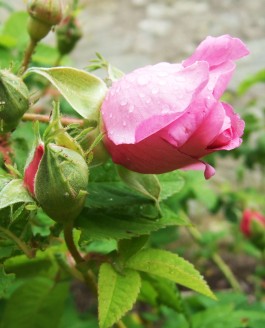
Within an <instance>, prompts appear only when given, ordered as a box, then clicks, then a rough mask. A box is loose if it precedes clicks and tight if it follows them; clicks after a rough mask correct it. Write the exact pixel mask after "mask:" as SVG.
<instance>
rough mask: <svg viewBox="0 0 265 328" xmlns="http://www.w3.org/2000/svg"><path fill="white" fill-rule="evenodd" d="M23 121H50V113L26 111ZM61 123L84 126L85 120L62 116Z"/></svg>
mask: <svg viewBox="0 0 265 328" xmlns="http://www.w3.org/2000/svg"><path fill="white" fill-rule="evenodd" d="M22 121H33V122H34V121H39V122H42V123H49V121H50V116H49V115H42V114H31V113H26V114H24V115H23V117H22ZM61 123H62V125H63V126H66V125H69V124H79V125H80V126H82V125H83V124H84V120H82V119H78V118H73V117H61Z"/></svg>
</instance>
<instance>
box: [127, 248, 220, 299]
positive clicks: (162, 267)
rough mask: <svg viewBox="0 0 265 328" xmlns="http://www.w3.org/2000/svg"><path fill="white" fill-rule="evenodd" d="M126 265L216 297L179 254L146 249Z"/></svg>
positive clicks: (198, 274) (130, 259)
mask: <svg viewBox="0 0 265 328" xmlns="http://www.w3.org/2000/svg"><path fill="white" fill-rule="evenodd" d="M125 265H126V267H127V268H130V269H134V270H139V271H143V272H147V273H149V274H154V275H157V276H159V277H163V278H166V279H168V280H171V281H174V282H176V283H178V284H180V285H183V286H185V287H188V288H190V289H193V290H195V291H197V292H199V293H201V294H203V295H206V296H208V297H210V298H213V299H215V296H214V294H213V293H212V291H211V290H210V289H209V287H208V285H207V284H206V282H205V281H204V279H203V277H202V276H201V275H200V273H199V272H198V271H197V270H195V268H194V267H193V265H192V264H191V263H189V262H187V261H186V260H184V259H183V258H181V257H179V256H178V255H177V254H173V253H170V252H168V251H164V250H159V249H151V248H149V249H144V250H142V251H140V252H138V253H136V254H135V255H133V256H132V257H130V258H129V259H128V261H127V262H126V264H125Z"/></svg>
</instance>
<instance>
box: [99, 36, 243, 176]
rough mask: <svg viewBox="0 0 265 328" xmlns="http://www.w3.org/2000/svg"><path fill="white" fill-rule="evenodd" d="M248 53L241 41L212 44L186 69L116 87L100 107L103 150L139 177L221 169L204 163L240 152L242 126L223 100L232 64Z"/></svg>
mask: <svg viewBox="0 0 265 328" xmlns="http://www.w3.org/2000/svg"><path fill="white" fill-rule="evenodd" d="M248 53H249V51H248V50H247V48H246V46H245V45H244V44H243V43H242V41H241V40H239V39H237V38H232V37H231V36H229V35H223V36H220V37H217V38H214V37H207V38H206V39H205V40H204V41H203V42H202V43H201V44H200V45H199V47H198V48H197V49H196V51H195V53H194V54H193V55H192V56H191V57H189V58H188V59H186V60H185V61H183V62H182V63H181V64H169V63H159V64H157V65H154V66H146V67H143V68H140V69H137V70H135V71H133V72H131V73H129V74H127V75H125V76H124V77H122V78H121V79H120V80H118V81H116V82H114V83H113V85H112V87H111V88H110V89H109V91H108V94H107V96H106V98H105V100H104V102H103V104H102V109H101V112H102V118H103V123H104V129H105V132H106V137H105V140H104V142H105V145H106V147H107V149H108V151H109V153H110V154H111V156H112V159H113V161H114V162H115V163H117V164H120V165H123V166H125V167H126V168H128V169H129V170H132V171H136V172H140V173H152V174H158V173H165V172H169V171H173V170H175V169H186V170H189V169H195V170H204V175H205V178H206V179H208V178H210V177H211V176H212V175H213V174H214V172H215V170H214V168H213V167H211V166H210V165H209V164H207V163H205V162H204V161H202V160H201V158H202V157H204V156H206V155H209V154H211V153H213V152H215V151H217V150H231V149H234V148H236V147H238V146H239V145H240V144H241V142H242V139H241V136H242V134H243V130H244V121H243V120H241V119H240V117H239V115H237V114H235V113H234V111H233V108H232V107H231V106H230V105H229V104H226V103H224V102H221V101H220V97H221V95H222V94H223V92H224V90H225V88H226V86H227V84H228V82H229V80H230V79H231V77H232V74H233V72H234V70H235V63H234V61H235V60H237V59H239V58H241V57H243V56H246V55H247V54H248Z"/></svg>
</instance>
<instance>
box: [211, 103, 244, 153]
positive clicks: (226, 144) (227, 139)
mask: <svg viewBox="0 0 265 328" xmlns="http://www.w3.org/2000/svg"><path fill="white" fill-rule="evenodd" d="M222 106H223V108H224V110H225V113H226V116H227V118H228V119H229V120H230V127H226V129H223V131H221V133H220V134H219V135H218V136H217V137H216V139H215V140H213V142H212V143H211V144H210V145H209V146H208V149H212V150H214V151H216V150H231V149H234V148H237V147H239V146H240V145H241V143H242V138H241V137H242V135H243V132H244V127H245V122H244V121H243V120H242V119H241V118H240V116H239V115H238V114H236V113H234V111H233V107H232V106H230V105H228V104H226V103H222Z"/></svg>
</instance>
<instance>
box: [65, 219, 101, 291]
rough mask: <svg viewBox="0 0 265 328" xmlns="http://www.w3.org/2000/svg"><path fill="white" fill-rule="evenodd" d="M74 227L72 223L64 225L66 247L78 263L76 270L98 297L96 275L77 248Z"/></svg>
mask: <svg viewBox="0 0 265 328" xmlns="http://www.w3.org/2000/svg"><path fill="white" fill-rule="evenodd" d="M73 229H74V225H73V222H72V221H69V222H67V223H65V225H64V239H65V243H66V246H67V248H68V250H69V252H70V253H71V255H72V257H73V259H74V260H75V262H76V268H77V269H78V270H79V271H80V272H81V273H82V275H83V277H84V280H85V283H86V284H87V285H88V286H89V287H90V288H91V290H92V291H93V292H94V294H95V295H97V284H96V279H95V277H94V274H93V272H92V271H91V270H88V269H87V265H86V261H85V259H84V258H83V257H82V256H81V254H80V253H79V251H78V249H77V248H76V245H75V242H74V238H73Z"/></svg>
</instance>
